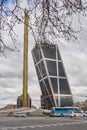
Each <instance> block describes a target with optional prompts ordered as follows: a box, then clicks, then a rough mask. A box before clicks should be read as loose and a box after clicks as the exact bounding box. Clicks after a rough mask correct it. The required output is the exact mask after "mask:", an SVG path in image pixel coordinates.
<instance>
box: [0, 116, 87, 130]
mask: <svg viewBox="0 0 87 130" xmlns="http://www.w3.org/2000/svg"><path fill="white" fill-rule="evenodd" d="M58 129H59V130H87V117H84V118H83V117H75V118H69V117H62V118H61V117H53V118H52V117H26V118H23V117H19V118H15V117H0V130H58Z"/></svg>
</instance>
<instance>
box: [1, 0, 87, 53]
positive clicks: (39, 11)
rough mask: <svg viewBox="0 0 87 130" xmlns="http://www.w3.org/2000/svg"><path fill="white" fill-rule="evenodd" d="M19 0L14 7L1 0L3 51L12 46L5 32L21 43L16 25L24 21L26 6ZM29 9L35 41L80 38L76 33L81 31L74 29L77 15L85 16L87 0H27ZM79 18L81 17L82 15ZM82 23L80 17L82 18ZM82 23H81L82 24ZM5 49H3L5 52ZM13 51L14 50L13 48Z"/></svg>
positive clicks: (30, 26) (16, 0)
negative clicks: (74, 17)
mask: <svg viewBox="0 0 87 130" xmlns="http://www.w3.org/2000/svg"><path fill="white" fill-rule="evenodd" d="M23 1H24V0H21V1H20V0H15V1H14V3H13V8H11V9H10V8H9V7H8V6H6V4H5V3H4V0H1V3H0V52H3V51H4V48H8V49H11V48H10V47H8V46H7V44H6V43H5V41H4V35H3V33H4V32H6V31H7V32H8V35H9V36H10V37H11V40H12V42H13V44H14V48H16V45H17V43H18V39H17V35H16V32H14V27H15V26H16V24H17V23H23V22H24V15H23V12H24V9H23V8H22V7H21V2H23ZM25 1H26V2H27V5H28V10H29V25H28V26H29V30H30V31H31V32H32V34H33V36H34V39H35V41H36V42H37V41H38V40H39V41H46V42H47V41H48V42H52V43H53V41H54V40H53V41H52V39H60V38H64V39H66V40H72V39H77V37H76V33H77V32H79V31H80V29H79V30H75V28H73V22H72V21H73V16H74V15H76V16H78V17H79V16H80V14H83V15H84V16H85V11H86V9H87V0H25ZM78 19H79V18H78ZM78 23H80V22H79V20H78ZM80 24H81V23H80ZM2 50H3V51H2ZM12 50H13V49H12Z"/></svg>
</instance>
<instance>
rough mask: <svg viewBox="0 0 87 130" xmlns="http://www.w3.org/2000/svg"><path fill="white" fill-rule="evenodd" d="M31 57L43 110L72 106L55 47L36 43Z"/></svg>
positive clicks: (61, 64)
mask: <svg viewBox="0 0 87 130" xmlns="http://www.w3.org/2000/svg"><path fill="white" fill-rule="evenodd" d="M32 56H33V60H34V64H35V68H36V72H37V76H38V80H39V84H40V88H41V92H42V95H41V101H42V106H43V108H46V109H50V108H51V107H65V106H73V98H72V94H71V90H70V86H69V83H68V79H67V77H66V73H65V69H64V66H63V62H62V60H61V55H60V53H59V49H58V46H57V45H55V44H54V45H52V44H47V43H37V44H36V45H35V47H34V49H33V50H32Z"/></svg>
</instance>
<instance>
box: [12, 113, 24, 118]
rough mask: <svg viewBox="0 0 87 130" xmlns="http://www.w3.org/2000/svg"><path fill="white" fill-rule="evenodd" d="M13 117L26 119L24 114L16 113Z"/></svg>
mask: <svg viewBox="0 0 87 130" xmlns="http://www.w3.org/2000/svg"><path fill="white" fill-rule="evenodd" d="M14 116H15V117H26V114H24V113H19V112H17V113H15V114H14Z"/></svg>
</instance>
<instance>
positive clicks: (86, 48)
mask: <svg viewBox="0 0 87 130" xmlns="http://www.w3.org/2000/svg"><path fill="white" fill-rule="evenodd" d="M82 23H83V31H82V32H80V33H79V34H78V37H79V42H78V41H75V42H69V43H68V42H67V41H64V40H62V39H61V42H58V45H59V49H60V53H61V56H62V59H63V63H64V66H65V70H66V73H67V77H68V80H69V84H70V87H71V90H72V94H73V98H74V101H75V102H77V101H84V100H85V99H86V98H87V18H83V17H82ZM15 31H16V32H17V34H18V35H19V36H18V37H19V39H20V42H21V44H20V45H18V48H19V50H20V51H19V52H5V54H6V57H4V56H3V55H2V56H0V107H3V106H5V105H6V104H13V103H14V104H16V99H17V96H19V95H21V94H22V70H23V64H22V63H23V49H22V48H23V47H22V46H23V34H24V32H23V25H21V24H20V25H17V26H16V27H15ZM5 40H6V42H7V43H8V44H9V45H10V44H11V45H12V43H11V41H10V39H9V37H8V36H7V35H5ZM34 45H35V42H34V40H33V37H32V36H31V35H29V54H28V55H29V58H28V59H29V64H28V66H29V71H28V74H29V84H28V91H29V94H30V96H31V99H32V104H33V105H35V106H37V107H39V106H40V95H41V91H40V87H39V84H38V79H37V75H36V71H35V67H34V63H33V59H32V55H31V50H32V49H33V47H34Z"/></svg>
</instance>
